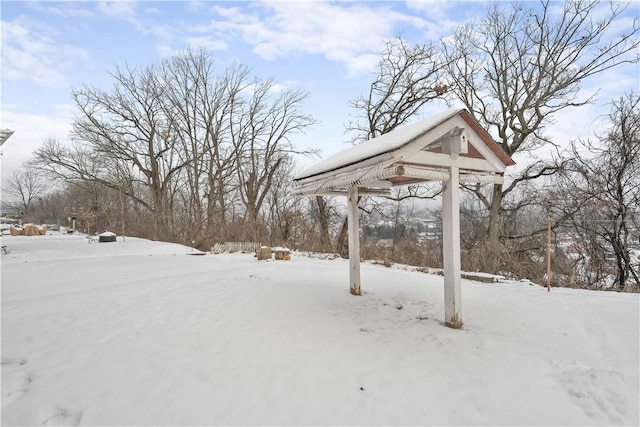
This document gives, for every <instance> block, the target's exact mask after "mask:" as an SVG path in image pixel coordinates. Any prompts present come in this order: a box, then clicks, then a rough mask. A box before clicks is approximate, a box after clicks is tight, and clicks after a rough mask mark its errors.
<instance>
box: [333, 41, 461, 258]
mask: <svg viewBox="0 0 640 427" xmlns="http://www.w3.org/2000/svg"><path fill="white" fill-rule="evenodd" d="M446 65H447V64H446V61H445V60H444V58H443V57H442V56H441V55H439V53H438V50H437V48H436V47H435V46H433V45H430V44H416V45H414V46H410V45H408V44H407V42H406V41H404V40H403V39H402V38H401V37H397V38H396V39H394V40H390V41H388V42H387V43H386V46H385V49H384V50H383V52H382V56H381V59H380V61H379V63H378V69H377V71H376V75H375V79H374V81H373V82H372V83H371V85H370V88H369V94H368V95H367V96H366V97H365V96H361V97H359V98H357V99H355V100H353V101H352V102H351V107H352V108H353V109H354V111H355V112H354V119H355V120H352V121H350V122H349V123H348V124H347V126H346V132H348V133H351V135H352V136H351V138H350V141H351V142H352V143H354V144H356V143H360V142H364V141H367V140H369V139H372V138H375V137H378V136H380V135H383V134H385V133H388V132H390V131H392V130H394V129H396V128H397V127H399V126H402V125H405V124H407V123H409V122H410V121H412V120H415V119H416V117H417V116H418V115H419V114H420V113H421V112H422V108H423V107H424V106H425V104H428V103H429V102H431V101H433V100H435V99H438V98H443V96H444V95H445V94H446V93H447V91H448V90H449V84H448V83H447V82H446V74H445V73H444V71H445V70H446ZM418 193H422V197H425V198H433V197H434V196H435V194H437V191H435V192H433V191H427V192H425V188H424V187H414V188H412V189H409V190H397V191H396V193H395V196H394V199H396V200H397V203H399V201H400V200H403V199H404V198H406V197H408V196H409V197H415V196H416V195H417V194H418ZM346 240H347V222H346V219H345V221H344V224H343V226H342V229H341V230H340V234H339V235H338V241H337V245H336V251H337V252H338V253H341V254H346V252H347V250H346Z"/></svg>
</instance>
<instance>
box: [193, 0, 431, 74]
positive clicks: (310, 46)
mask: <svg viewBox="0 0 640 427" xmlns="http://www.w3.org/2000/svg"><path fill="white" fill-rule="evenodd" d="M211 10H212V12H213V13H215V14H216V15H218V16H219V18H220V19H218V20H214V21H213V22H211V24H210V25H209V26H207V27H206V28H204V27H199V28H194V31H201V32H205V31H206V32H208V33H211V32H213V33H215V34H217V35H218V36H220V37H226V38H227V39H229V40H231V39H233V38H237V37H240V38H241V39H242V40H243V41H244V42H246V43H248V44H250V45H253V46H254V47H253V52H254V53H255V54H256V55H258V56H260V57H261V58H264V59H267V60H275V59H278V58H282V57H285V56H290V55H301V54H317V55H323V56H324V57H325V58H326V59H328V60H330V61H336V62H342V63H344V64H345V65H346V67H347V70H348V71H349V72H350V73H351V74H358V73H361V72H368V71H371V69H372V68H373V67H374V66H375V64H376V63H377V61H378V59H379V53H380V51H381V50H382V48H383V47H384V41H385V40H387V39H389V38H390V37H393V36H395V33H394V31H396V26H397V25H398V24H402V23H405V24H406V23H410V24H411V25H412V26H426V22H424V21H423V20H422V19H420V18H417V17H415V16H410V15H406V14H402V13H398V12H395V11H393V10H391V9H389V8H387V7H385V6H381V5H380V4H376V3H372V4H371V5H368V4H366V5H363V4H351V3H339V4H329V3H323V2H273V3H258V4H256V5H254V7H253V8H252V9H247V10H240V9H238V8H237V7H225V6H221V5H216V6H214V7H212V9H211Z"/></svg>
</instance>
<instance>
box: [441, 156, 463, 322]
mask: <svg viewBox="0 0 640 427" xmlns="http://www.w3.org/2000/svg"><path fill="white" fill-rule="evenodd" d="M450 170H451V173H450V177H449V180H447V181H444V182H443V187H444V189H443V190H444V191H443V194H442V252H443V256H444V317H445V322H444V324H445V325H446V326H448V327H450V328H455V329H459V328H461V327H462V309H461V296H460V293H461V289H460V187H459V184H460V170H459V168H457V167H455V166H452V167H451V168H450Z"/></svg>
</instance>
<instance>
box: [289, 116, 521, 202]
mask: <svg viewBox="0 0 640 427" xmlns="http://www.w3.org/2000/svg"><path fill="white" fill-rule="evenodd" d="M513 164H514V162H513V160H511V158H510V157H509V156H508V155H507V154H506V153H505V152H504V151H503V150H502V149H501V148H500V146H499V145H498V144H497V143H496V142H495V141H494V140H493V138H491V136H490V135H489V134H488V133H487V132H486V131H485V130H484V129H483V128H482V126H480V124H479V123H478V122H477V121H476V120H475V119H474V118H473V117H472V116H471V115H470V114H469V113H468V112H467V110H464V109H462V110H460V109H453V110H448V111H445V112H443V113H440V114H437V115H434V116H431V117H429V118H427V119H425V120H420V121H418V122H414V123H412V124H409V125H406V126H403V127H401V128H398V129H395V130H393V131H391V132H389V133H386V134H384V135H381V136H379V137H377V138H373V139H370V140H369V141H366V142H363V143H362V144H359V145H356V146H353V147H351V148H349V149H347V150H344V151H342V152H340V153H337V154H335V155H333V156H331V157H329V158H327V159H325V160H323V161H320V162H319V163H317V164H315V165H313V166H311V167H310V168H307V169H306V170H304V171H303V172H302V173H300V174H299V175H298V176H297V177H296V178H295V179H294V180H295V181H296V186H297V191H298V192H303V193H312V192H318V191H320V190H323V191H325V190H326V191H329V190H331V191H334V190H336V191H338V190H344V189H346V188H348V187H349V186H353V185H357V186H359V187H361V188H366V187H373V188H375V187H387V186H393V185H402V184H408V183H413V182H424V181H433V180H446V179H448V176H449V175H448V174H449V171H450V170H451V168H452V167H456V168H458V169H459V170H460V173H461V179H462V180H468V181H474V182H498V181H500V182H501V181H502V179H503V178H502V175H503V173H504V171H505V169H506V167H507V166H510V165H513ZM365 184H367V185H365Z"/></svg>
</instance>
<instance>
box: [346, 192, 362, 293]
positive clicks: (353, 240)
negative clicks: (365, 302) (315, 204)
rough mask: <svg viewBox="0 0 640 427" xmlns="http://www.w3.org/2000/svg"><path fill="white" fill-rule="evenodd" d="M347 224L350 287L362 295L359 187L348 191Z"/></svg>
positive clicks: (353, 291) (352, 290) (352, 291)
mask: <svg viewBox="0 0 640 427" xmlns="http://www.w3.org/2000/svg"><path fill="white" fill-rule="evenodd" d="M347 225H348V233H349V287H350V291H351V294H352V295H360V221H359V220H358V187H350V188H349V190H348V192H347Z"/></svg>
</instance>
